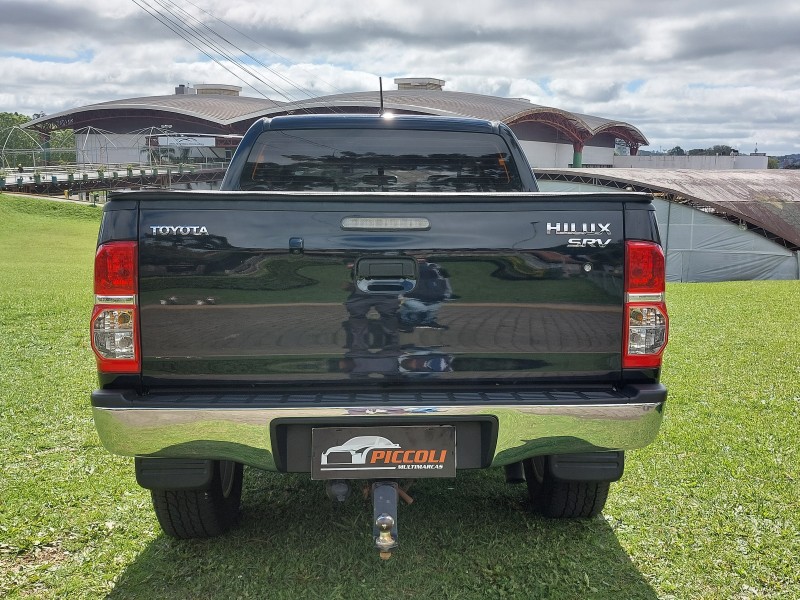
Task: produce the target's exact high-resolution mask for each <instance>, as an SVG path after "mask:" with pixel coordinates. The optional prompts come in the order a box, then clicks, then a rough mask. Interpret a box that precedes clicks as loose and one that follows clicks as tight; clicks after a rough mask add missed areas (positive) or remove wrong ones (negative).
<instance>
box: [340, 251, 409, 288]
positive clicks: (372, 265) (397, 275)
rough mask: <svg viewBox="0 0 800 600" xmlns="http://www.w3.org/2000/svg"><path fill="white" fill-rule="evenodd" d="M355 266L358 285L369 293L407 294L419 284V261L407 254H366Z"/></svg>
mask: <svg viewBox="0 0 800 600" xmlns="http://www.w3.org/2000/svg"><path fill="white" fill-rule="evenodd" d="M353 268H354V270H355V279H356V287H357V288H358V289H359V290H361V291H362V292H364V293H367V294H405V293H407V292H410V291H411V290H413V289H414V286H415V285H416V284H417V261H416V260H414V259H413V258H410V257H407V256H392V257H386V256H380V257H374V256H364V257H361V258H359V259H357V260H356V263H355V265H354V267H353Z"/></svg>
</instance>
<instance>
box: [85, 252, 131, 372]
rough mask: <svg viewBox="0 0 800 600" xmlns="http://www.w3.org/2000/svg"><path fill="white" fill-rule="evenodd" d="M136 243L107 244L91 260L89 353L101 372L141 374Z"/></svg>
mask: <svg viewBox="0 0 800 600" xmlns="http://www.w3.org/2000/svg"><path fill="white" fill-rule="evenodd" d="M136 249H137V245H136V242H110V243H108V244H103V245H102V246H100V247H99V248H98V249H97V254H96V255H95V259H94V294H95V296H94V297H95V304H94V311H92V321H91V330H92V350H94V353H95V355H96V357H97V369H98V370H99V371H101V372H103V373H139V372H141V354H140V352H139V315H138V308H137V305H136V292H137V285H136V281H137V264H136V256H137V254H136Z"/></svg>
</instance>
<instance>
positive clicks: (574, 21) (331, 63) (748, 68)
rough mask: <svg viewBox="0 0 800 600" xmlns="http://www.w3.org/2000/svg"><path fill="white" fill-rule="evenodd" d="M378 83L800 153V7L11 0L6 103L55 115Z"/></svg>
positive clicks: (555, 0)
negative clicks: (194, 38) (429, 83)
mask: <svg viewBox="0 0 800 600" xmlns="http://www.w3.org/2000/svg"><path fill="white" fill-rule="evenodd" d="M143 6H144V7H148V8H149V10H150V12H153V13H159V14H160V15H161V19H162V20H164V19H167V18H169V19H172V20H177V17H178V16H180V17H181V18H180V20H181V21H182V22H183V23H184V24H185V25H194V26H195V30H196V31H197V32H199V33H201V34H204V35H207V36H210V35H212V34H211V32H212V30H213V31H216V32H218V33H219V34H221V35H223V36H224V37H225V38H226V39H228V40H229V41H231V42H233V43H234V45H235V47H236V48H238V49H237V50H235V49H234V47H232V46H227V45H225V46H223V42H222V41H221V40H219V38H217V42H216V44H215V45H216V48H217V50H222V51H224V54H225V55H227V56H228V57H230V58H234V59H236V61H237V62H239V63H240V64H241V63H244V64H245V65H246V72H245V71H242V70H241V69H240V68H239V67H237V66H235V65H233V64H231V63H230V61H228V60H227V59H226V58H225V57H223V56H221V55H220V54H219V52H216V53H215V54H216V56H215V58H216V59H217V60H216V61H213V60H211V59H210V58H208V57H207V56H205V55H204V54H203V53H202V52H200V51H199V50H198V49H197V48H195V47H193V46H192V45H191V44H190V43H189V42H187V41H185V40H183V39H181V38H180V37H179V36H178V35H177V34H176V33H174V32H173V31H170V30H169V29H168V28H167V27H165V25H164V24H162V23H161V22H159V20H157V19H156V18H155V17H154V16H152V15H151V14H148V12H146V11H145V10H144V9H143V8H142V7H143ZM168 7H177V8H172V9H171V10H172V11H173V12H172V14H170V13H169V12H168V10H169V8H168ZM176 10H178V11H181V10H183V11H185V12H184V13H180V12H178V13H176V12H175V11H176ZM227 26H230V27H232V28H229V27H227ZM173 27H174V26H173ZM195 43H197V42H195ZM201 45H205V44H201ZM239 50H241V51H243V52H246V54H244V53H240V51H239ZM220 63H221V64H220ZM226 67H227V68H226ZM231 71H232V72H231ZM379 76H382V77H384V85H385V86H386V87H392V79H393V78H394V77H418V76H422V77H436V78H439V79H444V80H446V82H447V83H446V87H445V90H449V91H460V92H473V93H480V94H492V95H498V96H509V97H525V98H528V99H530V100H531V101H532V102H533V103H535V104H541V105H545V106H553V107H557V108H563V109H568V110H572V111H576V112H580V113H586V114H591V115H597V116H601V117H606V118H611V119H621V120H624V121H627V122H629V123H631V124H633V125H635V126H636V127H638V128H639V129H641V130H642V132H643V133H644V134H645V135H646V136H647V137H648V139H649V140H650V146H649V147H648V148H646V149H648V150H656V151H657V150H660V149H662V150H665V151H666V150H668V149H670V148H672V147H674V146H676V145H680V146H681V147H682V148H684V149H685V150H689V149H691V148H707V147H710V146H713V145H715V144H728V145H730V146H733V147H735V148H738V149H739V150H740V151H742V152H752V151H753V149H754V148H755V146H756V145H758V149H759V151H762V152H767V153H768V154H770V155H783V154H790V153H800V3H798V2H786V1H781V2H778V1H773V0H759V1H757V2H756V1H754V0H705V1H703V2H697V1H696V0H672V1H670V2H658V3H655V2H648V3H644V2H638V1H635V0H629V1H628V0H606V1H604V2H597V1H587V0H572V1H571V2H562V1H559V0H535V1H534V0H531V1H528V2H520V1H519V0H483V1H481V2H478V1H476V0H438V1H436V2H431V1H430V0H426V1H422V0H372V1H371V2H365V1H364V0H328V1H327V2H322V1H320V0H289V1H287V0H283V1H281V2H276V1H274V0H258V1H257V0H225V1H224V2H220V1H219V0H172V1H170V2H167V0H113V1H112V2H109V1H108V0H0V82H2V84H0V112H19V113H22V114H26V115H32V114H34V113H41V112H44V113H47V114H52V113H56V112H59V111H62V110H67V109H70V108H74V107H77V106H83V105H86V104H91V103H95V102H102V101H106V100H114V99H120V98H130V97H136V96H151V95H164V94H171V93H173V90H174V87H175V85H177V84H179V83H186V84H197V83H229V84H234V85H242V86H243V87H244V90H243V94H245V95H252V96H259V95H264V96H268V97H271V98H274V99H277V100H284V101H285V100H286V99H287V97H291V98H297V99H299V98H304V97H307V96H308V94H329V93H338V92H347V91H358V90H367V89H377V86H378V80H377V78H378V77H379ZM239 77H240V78H241V79H239ZM281 94H284V95H283V96H282V95H281Z"/></svg>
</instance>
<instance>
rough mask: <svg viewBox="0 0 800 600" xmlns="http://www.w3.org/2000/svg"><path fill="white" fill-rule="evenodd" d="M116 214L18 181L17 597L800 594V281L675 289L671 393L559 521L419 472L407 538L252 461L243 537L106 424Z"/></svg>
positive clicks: (13, 461)
mask: <svg viewBox="0 0 800 600" xmlns="http://www.w3.org/2000/svg"><path fill="white" fill-rule="evenodd" d="M99 213H100V210H99V209H97V208H92V207H88V206H75V205H71V204H64V203H57V202H52V201H46V200H37V199H21V198H15V197H11V196H3V195H0V407H1V408H2V417H3V418H2V419H0V455H2V463H1V464H2V469H0V596H2V597H8V598H30V597H35V598H98V597H109V598H146V599H148V600H152V599H153V598H187V599H189V598H192V599H196V598H270V599H272V598H377V597H385V598H417V597H419V598H565V599H567V598H569V599H575V598H624V599H632V598H639V599H650V600H653V599H657V598H662V599H668V598H676V599H682V598H703V599H706V598H712V599H726V600H727V599H733V598H735V599H750V598H786V599H789V598H800V568H798V566H797V562H798V558H799V557H800V468H798V463H800V456H798V454H799V451H798V446H799V444H798V435H797V425H796V423H797V422H798V420H800V343H798V341H800V320H799V319H798V318H797V317H796V312H797V310H798V308H800V282H797V281H795V282H732V283H720V284H675V285H670V286H669V290H668V295H669V303H670V304H669V306H670V313H671V317H672V330H671V345H670V347H669V349H668V352H667V357H666V362H665V367H664V376H663V379H664V381H665V382H666V384H667V385H668V387H669V388H670V399H669V403H668V409H667V413H666V419H665V422H664V426H663V428H662V431H661V433H660V435H659V437H658V439H657V440H656V442H655V443H654V444H652V445H651V446H649V447H648V448H645V449H643V450H639V451H636V452H631V453H629V455H628V461H627V468H626V473H625V476H624V478H623V480H622V481H621V482H619V483H617V484H614V485H613V486H612V493H611V497H610V498H609V502H608V504H607V507H606V511H605V513H604V515H603V517H601V518H597V519H594V520H589V521H580V522H554V521H546V520H544V519H541V518H539V517H536V516H534V515H531V514H530V513H529V512H528V511H527V509H526V504H525V493H524V490H523V488H522V487H519V486H516V487H512V486H507V485H505V483H504V482H503V477H502V472H488V471H486V472H474V473H468V474H466V475H463V476H461V475H460V476H459V477H458V478H457V479H455V480H441V481H428V482H419V483H418V484H417V485H416V486H415V487H414V488H413V489H412V495H413V496H414V497H415V499H416V502H415V503H414V504H412V505H410V506H405V507H402V508H401V512H400V531H401V536H400V540H401V550H400V551H399V552H398V553H397V554H396V555H395V557H393V558H392V560H390V561H388V562H386V563H383V562H381V561H379V560H378V558H377V556H376V553H375V551H373V550H372V549H371V547H370V546H371V540H370V535H371V527H370V515H371V506H370V505H368V504H367V503H365V502H362V501H361V500H360V498H359V499H351V500H350V501H349V502H348V503H347V504H345V505H342V506H333V505H332V504H331V503H330V502H329V501H327V500H326V498H325V496H324V492H323V490H322V486H321V485H320V484H318V483H315V482H311V481H310V480H309V478H308V477H306V476H277V475H274V474H269V473H262V472H258V471H255V470H252V469H249V470H246V472H245V491H244V498H243V520H242V523H241V524H240V525H239V526H238V527H237V528H236V529H235V530H234V531H232V532H231V533H230V534H229V535H227V536H225V537H223V538H219V539H213V540H208V541H191V542H177V541H174V540H171V539H169V538H167V537H165V536H164V535H162V534H161V533H160V531H159V529H158V527H157V524H156V521H155V518H154V516H153V514H152V510H151V508H150V500H149V494H148V493H147V492H145V491H144V490H141V489H140V488H139V487H138V486H137V485H136V482H135V479H134V476H133V468H132V460H130V459H125V458H120V457H115V456H112V455H110V454H108V453H107V452H106V451H105V450H104V449H103V448H102V447H101V446H100V445H99V441H98V439H97V436H96V434H95V431H94V426H93V423H92V420H91V413H90V409H89V393H90V391H91V390H92V389H93V387H94V385H95V373H94V359H93V357H92V355H91V351H90V348H89V343H88V319H89V313H90V309H91V304H92V294H91V277H92V274H91V268H92V257H93V253H94V244H95V239H96V235H97V226H98V223H99Z"/></svg>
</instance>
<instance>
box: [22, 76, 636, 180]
mask: <svg viewBox="0 0 800 600" xmlns="http://www.w3.org/2000/svg"><path fill="white" fill-rule="evenodd" d="M409 81H413V82H415V84H413V85H410V87H411V89H400V90H392V91H385V92H384V93H383V99H381V95H380V93H379V92H377V91H373V92H352V93H346V94H335V95H331V96H319V97H315V98H309V99H306V100H302V101H298V102H280V101H276V100H270V99H266V98H250V97H245V96H239V95H238V91H237V90H239V89H240V88H237V87H236V86H214V85H205V86H195V87H194V88H187V87H186V86H179V87H178V88H176V93H175V94H174V95H170V96H150V97H143V98H128V99H124V100H112V101H109V102H101V103H98V104H91V105H88V106H83V107H79V108H74V109H71V110H67V111H63V112H61V113H57V114H54V115H47V116H45V117H42V118H40V119H37V120H35V121H32V122H31V123H29V124H28V125H27V127H29V128H32V129H36V130H38V131H42V132H47V131H52V130H54V129H74V130H76V131H81V130H84V129H86V128H94V129H97V130H101V131H103V132H104V133H106V134H116V135H124V134H131V133H133V132H137V131H139V130H142V129H144V128H148V127H154V126H155V127H161V126H168V127H169V129H170V130H171V132H172V133H173V134H178V133H186V134H191V135H198V134H199V135H237V134H238V135H241V134H243V133H244V132H245V131H246V130H247V128H248V127H249V126H250V125H251V124H252V123H253V122H254V121H255V120H256V119H259V118H261V117H271V116H277V115H285V114H293V113H303V112H312V113H328V112H333V113H335V112H348V113H374V112H378V111H379V110H380V109H381V106H382V104H381V101H383V107H384V108H385V109H386V110H390V111H392V112H395V113H402V114H423V115H455V116H462V117H476V118H480V119H488V120H492V121H502V122H504V123H506V124H508V125H509V126H510V127H511V128H512V129H513V130H514V132H515V133H516V134H517V137H518V138H519V139H520V141H521V142H522V145H523V147H524V148H525V151H526V152H527V153H528V154H529V158H531V163H532V164H534V165H537V166H545V167H559V166H564V167H566V166H570V165H574V166H579V165H581V164H586V163H589V164H597V165H603V166H610V165H611V159H612V157H613V155H614V147H615V145H616V142H617V140H622V141H623V142H624V143H625V144H627V145H628V146H629V147H630V149H631V153H632V154H636V151H637V150H638V148H639V147H640V146H643V145H647V143H648V142H647V138H646V137H645V136H644V134H642V132H641V131H639V130H638V129H637V128H636V127H634V126H633V125H631V124H629V123H625V122H623V121H617V120H611V119H603V118H601V117H596V116H591V115H582V114H578V113H573V112H570V111H566V110H562V109H558V108H551V107H547V106H539V105H536V104H531V103H530V102H529V101H528V100H526V99H519V98H499V97H496V96H485V95H481V94H470V93H465V92H446V91H443V90H442V89H441V86H442V85H443V84H444V82H442V81H441V80H435V79H427V78H425V79H415V80H407V79H399V80H396V82H398V84H399V85H401V86H404V85H406V86H408V85H409V84H407V83H404V82H409ZM587 159H588V160H587ZM116 162H127V161H125V160H120V161H116Z"/></svg>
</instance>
